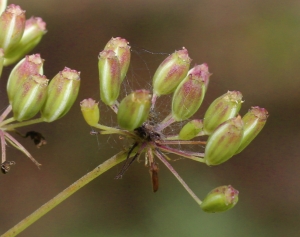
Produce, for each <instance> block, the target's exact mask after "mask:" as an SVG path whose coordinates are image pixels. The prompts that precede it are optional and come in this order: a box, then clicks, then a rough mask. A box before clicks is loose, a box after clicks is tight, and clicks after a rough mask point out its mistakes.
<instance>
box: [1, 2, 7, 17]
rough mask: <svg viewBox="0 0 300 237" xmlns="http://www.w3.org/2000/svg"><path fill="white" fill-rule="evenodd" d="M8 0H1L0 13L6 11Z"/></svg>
mask: <svg viewBox="0 0 300 237" xmlns="http://www.w3.org/2000/svg"><path fill="white" fill-rule="evenodd" d="M6 6H7V0H0V15H1V14H2V13H3V12H4V11H5V9H6Z"/></svg>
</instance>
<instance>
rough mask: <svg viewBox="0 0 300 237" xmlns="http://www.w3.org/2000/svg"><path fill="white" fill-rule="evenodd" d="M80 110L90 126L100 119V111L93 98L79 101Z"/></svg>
mask: <svg viewBox="0 0 300 237" xmlns="http://www.w3.org/2000/svg"><path fill="white" fill-rule="evenodd" d="M80 107H81V112H82V115H83V117H84V120H85V121H86V122H87V124H88V125H90V126H95V125H96V124H98V122H99V119H100V111H99V107H98V103H96V101H95V100H93V99H91V98H89V99H85V100H83V101H81V102H80Z"/></svg>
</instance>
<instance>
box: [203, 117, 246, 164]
mask: <svg viewBox="0 0 300 237" xmlns="http://www.w3.org/2000/svg"><path fill="white" fill-rule="evenodd" d="M242 137H243V121H242V118H241V117H240V116H238V117H236V118H232V119H229V120H227V121H225V122H224V123H222V124H220V125H219V126H218V127H217V128H216V129H215V131H214V132H213V133H212V134H211V135H210V136H209V138H208V140H207V144H206V147H205V153H204V160H205V163H206V164H207V165H219V164H222V163H224V162H225V161H227V160H229V159H230V158H231V157H232V156H233V155H234V154H235V153H236V151H237V150H238V148H239V146H240V144H241V141H242Z"/></svg>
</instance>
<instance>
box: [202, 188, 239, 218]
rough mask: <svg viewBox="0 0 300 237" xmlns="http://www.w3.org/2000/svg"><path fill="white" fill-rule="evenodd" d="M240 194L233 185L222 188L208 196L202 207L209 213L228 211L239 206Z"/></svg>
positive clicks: (216, 189) (214, 190)
mask: <svg viewBox="0 0 300 237" xmlns="http://www.w3.org/2000/svg"><path fill="white" fill-rule="evenodd" d="M238 194H239V191H237V190H235V189H234V188H233V187H232V186H231V185H228V186H227V185H224V186H220V187H218V188H215V189H213V190H212V191H210V192H209V193H208V194H207V196H206V197H205V199H204V200H203V202H202V203H201V205H200V207H201V209H202V210H203V211H205V212H208V213H215V212H224V211H228V210H229V209H231V208H233V207H234V206H235V205H236V204H237V202H238V200H239V197H238Z"/></svg>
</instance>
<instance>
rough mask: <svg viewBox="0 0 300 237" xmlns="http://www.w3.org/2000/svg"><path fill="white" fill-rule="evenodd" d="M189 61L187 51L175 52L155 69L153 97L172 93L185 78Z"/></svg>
mask: <svg viewBox="0 0 300 237" xmlns="http://www.w3.org/2000/svg"><path fill="white" fill-rule="evenodd" d="M191 61H192V60H191V59H190V57H189V55H188V51H187V50H186V49H185V48H183V49H182V50H178V51H175V53H172V54H171V55H170V56H169V57H167V58H166V59H165V60H164V61H163V62H162V63H161V64H160V65H159V67H158V68H157V70H156V72H155V74H154V76H153V92H154V94H155V95H157V96H160V95H167V94H170V93H172V92H174V91H175V90H176V88H177V86H178V85H179V83H180V82H181V81H182V80H183V79H184V78H185V77H186V75H187V73H188V70H189V67H190V63H191Z"/></svg>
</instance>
